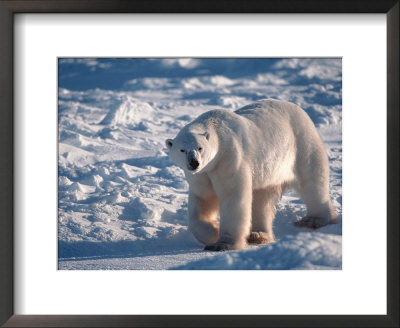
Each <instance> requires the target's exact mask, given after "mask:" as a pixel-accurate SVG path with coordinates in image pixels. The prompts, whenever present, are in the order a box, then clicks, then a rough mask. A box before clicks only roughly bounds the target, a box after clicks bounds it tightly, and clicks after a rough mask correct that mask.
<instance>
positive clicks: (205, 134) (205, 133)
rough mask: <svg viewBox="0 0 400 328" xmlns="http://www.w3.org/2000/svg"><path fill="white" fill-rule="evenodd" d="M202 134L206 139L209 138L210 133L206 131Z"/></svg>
mask: <svg viewBox="0 0 400 328" xmlns="http://www.w3.org/2000/svg"><path fill="white" fill-rule="evenodd" d="M204 136H205V137H206V139H207V140H210V134H209V133H208V132H204Z"/></svg>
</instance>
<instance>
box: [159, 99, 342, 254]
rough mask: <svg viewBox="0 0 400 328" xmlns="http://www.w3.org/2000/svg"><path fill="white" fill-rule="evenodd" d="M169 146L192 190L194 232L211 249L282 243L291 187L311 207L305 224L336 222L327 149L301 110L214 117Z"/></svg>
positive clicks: (252, 108)
mask: <svg viewBox="0 0 400 328" xmlns="http://www.w3.org/2000/svg"><path fill="white" fill-rule="evenodd" d="M166 145H167V147H168V148H169V156H170V159H171V160H172V161H173V162H174V163H175V164H177V165H178V166H180V167H181V168H182V169H183V170H184V172H185V175H186V178H187V181H188V183H189V204H188V207H189V209H188V211H189V229H190V230H191V232H192V233H193V234H194V236H195V237H196V238H197V239H198V240H199V241H200V242H202V243H204V244H205V245H206V247H205V249H206V250H215V251H222V250H230V249H241V248H243V247H244V246H245V245H246V241H248V242H249V243H257V244H263V243H268V242H272V241H274V234H273V231H272V221H273V219H274V216H275V211H276V209H275V204H276V202H277V201H278V200H279V199H280V198H281V196H282V192H283V191H284V190H285V189H286V188H289V187H290V188H294V189H295V190H297V191H298V193H299V194H300V196H301V198H302V200H303V201H304V203H305V204H306V205H307V216H306V217H305V218H303V219H302V220H301V221H299V222H298V224H299V225H303V226H308V227H312V228H317V227H320V226H323V225H326V224H328V223H330V222H333V221H334V220H335V218H336V214H335V211H334V210H333V207H332V203H331V200H330V197H329V162H328V157H327V154H326V151H325V148H324V144H323V142H322V140H321V138H320V136H319V134H318V132H317V130H316V128H315V126H314V124H313V123H312V121H311V119H310V118H309V117H308V115H307V114H306V113H305V112H304V111H303V110H302V109H301V108H300V107H298V106H296V105H295V104H292V103H289V102H284V101H278V100H273V99H266V100H261V101H258V102H256V103H254V104H251V105H248V106H245V107H243V108H240V109H238V110H237V111H235V112H230V111H227V110H212V111H209V112H206V113H204V114H202V115H200V116H199V117H198V118H197V119H195V120H194V121H193V122H192V123H189V124H188V125H186V126H185V127H184V128H183V129H182V130H181V131H180V132H179V134H178V135H177V136H176V138H175V139H173V140H171V139H168V140H166ZM218 213H219V214H220V223H219V224H218V221H217V216H218Z"/></svg>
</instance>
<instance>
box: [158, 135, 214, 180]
mask: <svg viewBox="0 0 400 328" xmlns="http://www.w3.org/2000/svg"><path fill="white" fill-rule="evenodd" d="M212 139H213V138H211V134H210V132H207V131H191V130H187V129H183V130H181V131H180V132H179V133H178V135H177V136H176V137H175V139H173V140H172V139H167V140H166V141H165V144H166V146H167V148H168V149H169V158H170V159H171V161H172V162H174V163H175V164H176V165H178V166H179V167H181V168H182V169H183V170H184V171H185V172H188V173H191V174H195V173H199V172H204V171H206V170H207V166H208V164H209V163H210V162H211V161H212V160H213V159H214V157H215V155H216V148H217V145H215V142H213V140H212Z"/></svg>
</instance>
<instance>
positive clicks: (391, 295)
mask: <svg viewBox="0 0 400 328" xmlns="http://www.w3.org/2000/svg"><path fill="white" fill-rule="evenodd" d="M399 8H400V5H399V1H398V0H269V1H266V0H202V1H190V2H189V1H184V0H169V1H166V0H133V1H131V0H90V1H77V0H59V1H54V0H38V1H36V0H34V1H32V0H28V1H19V0H13V1H12V0H0V112H1V119H0V149H1V155H0V208H1V214H0V324H1V325H3V326H4V327H168V326H174V327H202V326H204V327H216V326H218V327H241V326H245V327H336V326H340V327H399V278H398V277H399V202H398V200H399V149H400V145H399V92H398V90H399V28H400V26H399ZM16 13H384V14H386V17H387V242H388V244H387V315H367V316H359V315H326V316H324V315H294V316H282V315H268V316H263V315H254V316H242V315H240V316H223V315H213V316H208V315H196V316H187V315H160V316H156V315H154V316H147V315H117V316H111V315H14V305H13V304H14V297H13V285H14V279H13V277H14V271H13V242H14V240H13V219H14V216H13V215H14V209H13V204H14V196H13V190H14V188H13V184H14V162H13V155H14V143H13V140H14V138H13V133H14V129H13V124H14V120H13V17H14V14H16ZM366 288H368V286H366ZM344 297H345V295H344Z"/></svg>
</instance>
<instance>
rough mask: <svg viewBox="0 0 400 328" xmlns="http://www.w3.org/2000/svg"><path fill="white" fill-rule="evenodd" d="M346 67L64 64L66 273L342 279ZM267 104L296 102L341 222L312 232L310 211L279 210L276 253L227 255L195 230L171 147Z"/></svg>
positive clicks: (241, 62) (62, 265) (321, 63)
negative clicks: (294, 272) (191, 272)
mask: <svg viewBox="0 0 400 328" xmlns="http://www.w3.org/2000/svg"><path fill="white" fill-rule="evenodd" d="M341 90H342V85H341V60H340V59H332V58H331V59H260V58H256V59H232V58H230V59H201V58H196V59H191V58H178V59H174V58H168V59H100V58H91V59H73V58H64V59H60V60H59V92H58V94H59V101H58V102H59V115H58V120H59V158H58V174H59V185H58V201H59V206H58V208H59V211H58V212H59V213H58V214H59V215H58V240H59V247H58V252H59V269H80V270H85V269H89V270H108V269H113V270H117V269H118V270H119V269H147V270H149V269H157V270H160V269H171V268H179V269H340V268H341V235H342V217H341V211H342V134H341V127H342V110H341V109H342V100H341V99H342V94H341V92H342V91H341ZM263 98H276V99H282V100H287V101H292V102H294V103H296V104H298V105H299V106H301V107H302V108H303V109H304V110H306V112H307V113H308V114H309V115H310V117H311V119H312V120H313V121H314V123H315V124H316V126H317V128H318V130H319V132H320V134H321V136H322V138H323V140H324V142H325V145H326V149H327V152H328V155H329V161H330V169H331V175H330V182H331V196H332V200H333V204H334V207H335V209H336V211H337V212H338V214H339V222H338V224H335V225H329V226H326V227H323V228H321V229H318V230H316V231H311V230H309V229H307V228H299V227H296V226H295V225H293V222H295V221H296V220H298V219H300V218H301V217H303V216H304V215H305V206H304V204H303V203H302V202H301V201H300V200H299V199H298V198H297V195H296V194H295V193H293V192H291V191H289V192H287V193H285V194H284V196H283V197H282V200H281V201H280V203H279V204H278V211H277V215H276V219H275V222H274V231H275V234H276V237H277V242H276V243H274V244H271V245H266V246H260V247H255V246H249V247H248V249H246V250H242V251H235V252H229V253H224V254H219V253H213V252H207V251H203V250H202V245H201V244H199V243H198V242H197V241H196V240H195V239H194V237H193V236H192V235H191V233H190V232H189V231H188V228H187V218H186V216H187V191H188V184H187V182H186V180H185V178H184V175H183V172H182V171H181V170H180V169H179V168H178V167H177V166H175V165H174V164H173V163H172V162H171V161H170V160H169V159H168V156H167V150H166V147H165V139H167V138H173V137H174V136H175V135H176V134H177V133H178V131H179V130H180V129H181V128H182V127H183V126H184V125H186V124H187V123H189V122H190V121H191V120H193V119H194V118H195V117H197V116H198V115H200V114H201V113H203V112H205V111H208V110H211V109H215V108H226V109H229V110H235V109H237V108H239V107H241V106H244V105H247V104H249V103H251V102H253V101H256V100H259V99H263Z"/></svg>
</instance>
